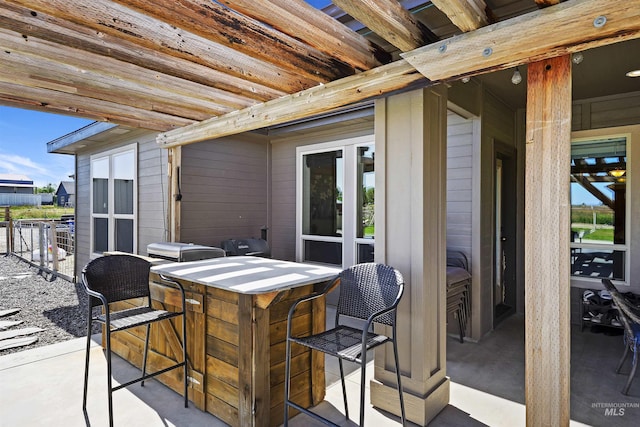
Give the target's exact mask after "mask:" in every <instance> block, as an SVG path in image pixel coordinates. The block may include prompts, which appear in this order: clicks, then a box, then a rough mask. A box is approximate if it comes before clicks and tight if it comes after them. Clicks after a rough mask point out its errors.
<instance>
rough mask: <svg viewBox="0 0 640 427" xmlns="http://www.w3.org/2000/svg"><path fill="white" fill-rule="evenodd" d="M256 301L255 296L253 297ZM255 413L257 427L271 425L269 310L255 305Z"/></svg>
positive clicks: (253, 396) (253, 309)
mask: <svg viewBox="0 0 640 427" xmlns="http://www.w3.org/2000/svg"><path fill="white" fill-rule="evenodd" d="M253 298H254V300H255V296H254V297H253ZM252 311H253V322H252V326H253V328H254V331H255V333H254V334H253V357H254V360H253V379H252V382H253V393H252V398H251V399H252V401H253V412H254V424H253V425H255V426H260V425H262V426H268V425H269V421H268V419H269V410H270V408H271V384H270V380H269V374H270V371H271V369H270V367H271V352H270V350H271V349H270V344H271V340H270V336H269V310H268V309H267V310H265V309H261V308H259V307H257V305H256V303H255V301H254V304H253V308H252Z"/></svg>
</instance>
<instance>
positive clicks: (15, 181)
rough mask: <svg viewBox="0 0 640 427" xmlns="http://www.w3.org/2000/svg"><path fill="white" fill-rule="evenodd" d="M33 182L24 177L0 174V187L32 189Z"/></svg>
mask: <svg viewBox="0 0 640 427" xmlns="http://www.w3.org/2000/svg"><path fill="white" fill-rule="evenodd" d="M33 186H34V185H33V180H31V179H29V177H28V176H26V175H19V174H15V173H0V187H33Z"/></svg>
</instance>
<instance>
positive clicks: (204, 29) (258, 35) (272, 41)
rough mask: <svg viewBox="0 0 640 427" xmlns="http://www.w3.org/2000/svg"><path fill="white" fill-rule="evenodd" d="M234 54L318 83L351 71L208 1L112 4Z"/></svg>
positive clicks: (134, 0)
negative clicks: (165, 23)
mask: <svg viewBox="0 0 640 427" xmlns="http://www.w3.org/2000/svg"><path fill="white" fill-rule="evenodd" d="M115 1H116V2H117V3H120V4H122V5H123V6H126V7H130V8H135V9H138V10H140V11H142V12H143V13H145V14H146V15H148V16H152V17H154V18H156V19H158V20H161V21H164V22H167V23H170V24H171V25H175V26H176V27H179V28H182V29H184V30H186V31H190V32H192V33H194V34H197V35H199V36H201V37H204V38H206V39H207V40H210V41H212V42H215V43H219V44H221V45H223V46H227V47H229V48H231V49H234V50H236V51H237V52H242V53H245V54H247V55H251V56H252V57H255V58H260V59H261V60H264V61H267V62H271V63H274V64H276V65H277V66H278V67H282V68H287V69H290V70H292V71H294V72H297V73H300V74H301V75H304V76H306V77H308V78H310V79H313V80H316V81H318V82H327V81H331V80H335V79H336V78H340V77H344V76H348V75H350V74H353V73H354V72H355V70H354V68H353V67H351V66H349V65H347V64H345V63H342V62H340V61H337V60H336V59H334V58H333V57H330V56H329V55H327V54H325V53H323V52H320V51H319V50H317V49H315V48H313V47H311V46H308V45H305V44H304V43H302V42H301V41H299V40H298V39H295V38H293V37H291V36H288V35H286V34H284V33H281V32H279V31H276V30H274V29H272V28H269V27H267V26H264V25H259V24H258V23H257V22H256V21H254V20H251V19H248V18H245V17H244V16H242V15H239V14H237V13H235V12H233V11H231V10H229V9H228V8H225V7H222V6H221V5H219V4H217V3H215V2H212V1H210V0H153V1H152V0H115Z"/></svg>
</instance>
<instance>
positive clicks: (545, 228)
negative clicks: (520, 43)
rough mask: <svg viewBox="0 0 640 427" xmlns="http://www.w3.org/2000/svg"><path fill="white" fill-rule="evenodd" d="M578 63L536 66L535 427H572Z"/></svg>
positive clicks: (532, 136)
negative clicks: (574, 71)
mask: <svg viewBox="0 0 640 427" xmlns="http://www.w3.org/2000/svg"><path fill="white" fill-rule="evenodd" d="M570 153H571V58H570V57H569V56H568V55H565V56H562V57H558V58H552V59H548V60H544V61H540V62H536V63H532V64H529V68H528V88H527V135H526V172H525V189H526V190H525V212H526V218H525V294H526V295H525V304H526V311H525V315H526V338H525V343H526V344H525V345H526V359H525V361H526V378H525V383H526V384H525V387H526V389H525V390H526V407H527V425H528V426H544V425H547V426H551V425H552V426H568V425H569V375H570V369H569V364H570V344H571V336H570V304H569V303H570V300H569V295H570V282H569V277H570V276H569V233H570V220H569V217H570V200H569V176H570V162H571V156H570Z"/></svg>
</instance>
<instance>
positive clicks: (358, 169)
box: [296, 135, 375, 267]
mask: <svg viewBox="0 0 640 427" xmlns="http://www.w3.org/2000/svg"><path fill="white" fill-rule="evenodd" d="M374 157H375V145H374V141H373V135H371V136H364V137H357V138H350V139H344V140H339V141H334V142H328V143H322V144H315V145H309V146H303V147H298V148H297V150H296V163H297V167H296V171H297V172H296V184H297V185H296V187H297V191H296V204H297V206H296V212H297V214H296V218H297V221H296V235H297V240H296V242H297V243H296V253H297V259H298V260H299V261H306V262H318V263H324V264H332V265H338V266H343V267H346V266H350V265H353V264H356V263H360V262H371V261H373V257H374V248H375V240H374V235H375V218H374V214H373V212H374V202H375V166H374Z"/></svg>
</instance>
